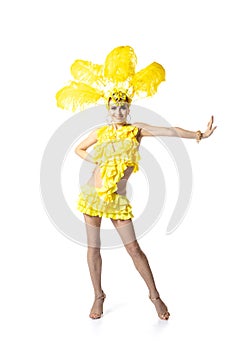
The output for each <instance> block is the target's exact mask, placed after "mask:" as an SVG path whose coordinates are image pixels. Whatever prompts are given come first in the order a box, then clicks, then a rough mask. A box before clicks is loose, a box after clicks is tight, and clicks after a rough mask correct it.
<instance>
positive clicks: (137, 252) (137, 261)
mask: <svg viewBox="0 0 233 350" xmlns="http://www.w3.org/2000/svg"><path fill="white" fill-rule="evenodd" d="M111 220H112V223H113V225H114V226H115V228H116V229H117V231H118V233H119V235H120V237H121V239H122V241H123V243H124V245H125V248H126V250H127V252H128V253H129V255H130V256H131V258H132V260H133V263H134V265H135V267H136V269H137V270H138V272H139V273H140V275H141V276H142V278H143V279H144V281H145V282H146V285H147V287H148V289H149V295H150V299H151V301H152V302H153V303H154V305H155V308H156V310H157V313H158V315H159V317H160V318H162V319H168V317H169V312H168V310H167V306H166V305H165V304H164V302H163V301H162V300H161V299H160V297H159V292H158V290H157V288H156V285H155V281H154V277H153V274H152V271H151V268H150V265H149V262H148V260H147V257H146V255H145V254H144V253H143V251H142V250H141V248H140V246H139V244H138V242H137V240H136V236H135V232H134V227H133V223H132V220H131V219H129V220H113V219H111Z"/></svg>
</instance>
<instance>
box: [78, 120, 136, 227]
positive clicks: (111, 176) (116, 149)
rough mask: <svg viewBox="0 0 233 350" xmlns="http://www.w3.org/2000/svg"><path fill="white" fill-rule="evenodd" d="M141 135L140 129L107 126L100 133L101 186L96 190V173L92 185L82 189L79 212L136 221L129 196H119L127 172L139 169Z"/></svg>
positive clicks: (97, 158) (96, 157)
mask: <svg viewBox="0 0 233 350" xmlns="http://www.w3.org/2000/svg"><path fill="white" fill-rule="evenodd" d="M138 132H139V129H138V128H137V127H136V126H133V125H125V126H122V127H121V128H119V129H117V130H115V129H114V127H113V126H112V125H105V126H103V127H101V128H100V129H98V130H97V143H96V144H95V145H94V156H93V157H94V160H95V161H96V162H98V163H99V167H100V171H99V174H98V175H99V176H100V178H101V185H100V186H99V187H97V186H96V179H95V175H96V169H95V170H94V172H93V174H92V177H91V178H90V180H89V181H88V183H87V184H85V185H84V186H82V187H81V193H80V194H79V199H78V203H77V209H78V210H79V211H81V212H83V213H86V214H88V215H91V216H104V217H106V218H113V219H121V220H127V219H130V218H133V217H134V216H133V213H132V207H131V205H130V202H129V200H128V199H127V197H126V195H122V194H119V193H118V186H117V184H118V183H119V181H120V180H122V179H124V176H125V170H127V169H129V167H132V171H133V172H136V171H138V169H139V167H138V161H139V160H140V155H139V152H138V146H139V143H138V141H137V135H138ZM97 172H98V170H97ZM98 175H97V176H98Z"/></svg>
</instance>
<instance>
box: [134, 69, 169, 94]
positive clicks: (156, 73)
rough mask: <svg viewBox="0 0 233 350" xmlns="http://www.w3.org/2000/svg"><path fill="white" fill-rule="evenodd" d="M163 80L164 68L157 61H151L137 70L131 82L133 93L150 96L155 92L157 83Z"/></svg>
mask: <svg viewBox="0 0 233 350" xmlns="http://www.w3.org/2000/svg"><path fill="white" fill-rule="evenodd" d="M164 80H165V70H164V68H163V66H161V64H159V63H157V62H153V63H151V64H150V65H149V66H147V67H146V68H143V69H142V70H140V71H139V72H137V73H136V74H135V75H134V77H133V79H132V81H131V83H132V85H133V88H134V93H135V95H138V96H141V97H143V96H152V95H154V94H155V93H156V91H157V87H158V85H159V84H160V83H161V82H162V81H164Z"/></svg>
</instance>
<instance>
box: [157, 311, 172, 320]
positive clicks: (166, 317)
mask: <svg viewBox="0 0 233 350" xmlns="http://www.w3.org/2000/svg"><path fill="white" fill-rule="evenodd" d="M169 316H170V313H169V312H168V311H167V312H164V313H163V314H159V318H161V320H168V319H169Z"/></svg>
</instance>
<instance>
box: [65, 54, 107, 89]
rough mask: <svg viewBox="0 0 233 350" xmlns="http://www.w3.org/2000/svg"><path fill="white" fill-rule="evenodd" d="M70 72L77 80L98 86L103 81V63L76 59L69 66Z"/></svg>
mask: <svg viewBox="0 0 233 350" xmlns="http://www.w3.org/2000/svg"><path fill="white" fill-rule="evenodd" d="M70 71H71V74H72V75H73V77H74V79H75V80H77V81H78V82H82V83H85V84H88V85H91V86H94V87H96V86H98V84H99V83H100V84H101V83H102V81H103V75H102V72H103V65H100V64H94V63H92V62H89V61H83V60H76V61H74V63H73V64H72V65H71V67H70Z"/></svg>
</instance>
